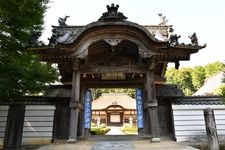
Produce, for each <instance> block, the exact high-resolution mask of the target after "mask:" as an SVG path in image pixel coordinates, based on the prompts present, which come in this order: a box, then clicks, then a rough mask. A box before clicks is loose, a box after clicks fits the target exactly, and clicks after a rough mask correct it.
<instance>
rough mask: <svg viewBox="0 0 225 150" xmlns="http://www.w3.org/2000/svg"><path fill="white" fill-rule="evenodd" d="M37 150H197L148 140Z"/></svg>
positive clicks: (61, 145)
mask: <svg viewBox="0 0 225 150" xmlns="http://www.w3.org/2000/svg"><path fill="white" fill-rule="evenodd" d="M38 150H197V149H195V148H193V147H190V146H187V145H182V144H179V143H177V142H174V141H161V142H160V143H151V142H150V141H149V140H135V141H118V140H117V141H92V140H87V141H79V142H77V143H74V144H68V143H63V144H57V143H54V144H49V145H46V146H43V147H40V148H39V149H38Z"/></svg>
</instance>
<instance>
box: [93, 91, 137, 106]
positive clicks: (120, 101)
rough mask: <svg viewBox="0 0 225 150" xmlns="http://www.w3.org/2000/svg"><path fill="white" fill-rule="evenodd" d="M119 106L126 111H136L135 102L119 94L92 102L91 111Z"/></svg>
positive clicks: (109, 95) (108, 95)
mask: <svg viewBox="0 0 225 150" xmlns="http://www.w3.org/2000/svg"><path fill="white" fill-rule="evenodd" d="M112 104H114V105H120V106H122V107H123V108H126V109H136V100H135V99H133V98H131V97H129V96H128V95H125V94H123V95H121V94H114V93H112V94H107V95H103V96H101V97H99V98H98V99H96V100H93V102H92V109H93V110H94V109H104V108H106V107H108V106H109V105H112Z"/></svg>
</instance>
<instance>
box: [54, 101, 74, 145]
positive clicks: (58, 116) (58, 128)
mask: <svg viewBox="0 0 225 150" xmlns="http://www.w3.org/2000/svg"><path fill="white" fill-rule="evenodd" d="M55 107H56V108H55V111H54V125H53V137H52V142H54V141H55V140H67V139H68V135H69V116H70V107H69V100H67V99H65V100H57V102H56V105H55Z"/></svg>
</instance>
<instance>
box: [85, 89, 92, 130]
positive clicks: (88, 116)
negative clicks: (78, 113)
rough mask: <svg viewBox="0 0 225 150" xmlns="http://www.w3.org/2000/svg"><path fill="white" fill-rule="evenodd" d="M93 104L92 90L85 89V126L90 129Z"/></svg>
mask: <svg viewBox="0 0 225 150" xmlns="http://www.w3.org/2000/svg"><path fill="white" fill-rule="evenodd" d="M91 105H92V95H91V91H90V90H87V91H85V95H84V128H86V129H90V128H91V113H92V109H91Z"/></svg>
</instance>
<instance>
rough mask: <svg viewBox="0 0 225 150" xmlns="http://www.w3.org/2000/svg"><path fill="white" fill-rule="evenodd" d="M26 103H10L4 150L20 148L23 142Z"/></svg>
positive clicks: (18, 149)
mask: <svg viewBox="0 0 225 150" xmlns="http://www.w3.org/2000/svg"><path fill="white" fill-rule="evenodd" d="M24 115H25V105H21V104H18V105H10V106H9V110H8V117H7V123H6V130H5V138H4V146H3V147H4V150H12V149H14V150H20V149H22V148H21V143H22V134H23V124H24Z"/></svg>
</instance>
